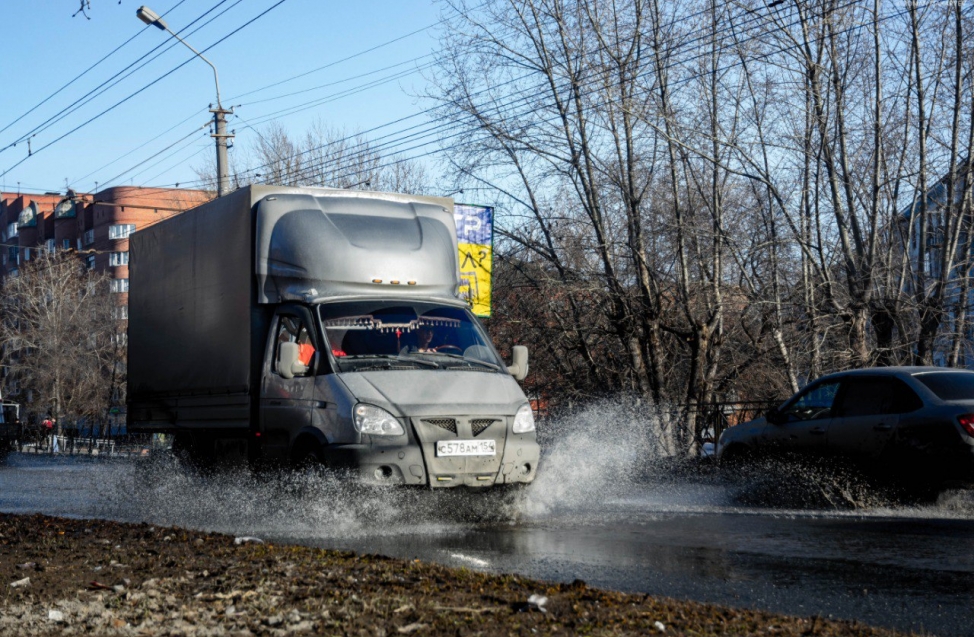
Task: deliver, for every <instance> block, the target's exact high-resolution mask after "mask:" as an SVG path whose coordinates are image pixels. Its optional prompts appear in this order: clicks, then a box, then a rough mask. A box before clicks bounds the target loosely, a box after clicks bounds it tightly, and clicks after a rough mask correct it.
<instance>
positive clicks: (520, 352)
mask: <svg viewBox="0 0 974 637" xmlns="http://www.w3.org/2000/svg"><path fill="white" fill-rule="evenodd" d="M507 371H508V373H510V375H511V376H513V377H514V379H515V380H524V379H525V377H526V376H527V375H528V348H527V347H525V346H523V345H515V346H514V353H513V355H512V360H511V364H510V365H508V366H507Z"/></svg>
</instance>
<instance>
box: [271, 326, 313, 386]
mask: <svg viewBox="0 0 974 637" xmlns="http://www.w3.org/2000/svg"><path fill="white" fill-rule="evenodd" d="M282 343H297V345H298V361H299V362H300V363H301V365H302V366H303V367H304V370H303V371H302V370H298V369H295V370H294V376H309V375H311V374H312V370H311V362H312V360H313V358H314V354H315V347H314V345H313V343H312V339H311V333H310V332H309V331H308V326H307V325H306V324H305V322H304V321H303V320H302V319H301V318H300V317H298V316H293V315H289V314H282V315H281V316H280V318H279V320H278V324H277V339H276V343H275V346H274V361H275V365H277V361H279V360H280V349H281V344H282ZM275 371H278V372H280V370H277V369H275Z"/></svg>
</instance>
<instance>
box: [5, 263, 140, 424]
mask: <svg viewBox="0 0 974 637" xmlns="http://www.w3.org/2000/svg"><path fill="white" fill-rule="evenodd" d="M0 343H2V346H3V365H4V367H5V368H6V369H7V379H8V380H14V381H16V384H17V388H18V390H19V391H18V394H19V398H20V399H21V400H24V399H27V402H28V403H30V405H29V406H28V410H29V411H32V412H34V413H38V414H42V415H43V414H46V413H50V414H51V415H52V416H53V417H55V418H56V419H57V421H58V429H59V430H60V428H61V423H62V422H63V420H64V419H67V420H70V421H77V420H79V419H88V420H89V421H90V422H92V423H94V422H95V421H97V420H99V419H100V418H102V417H103V416H104V415H105V413H106V411H107V409H108V407H109V405H110V401H111V400H112V399H113V397H114V398H116V399H117V398H118V391H117V390H118V387H119V385H120V383H121V381H122V380H123V378H122V376H121V371H120V370H123V368H122V361H124V332H123V330H122V322H121V319H120V317H119V311H118V307H117V306H116V303H115V300H114V298H113V297H112V295H111V293H110V291H109V282H108V278H107V277H106V275H104V274H101V273H95V272H93V271H89V270H87V269H86V268H85V267H84V265H83V262H82V260H81V259H80V258H79V257H78V255H76V254H75V253H74V252H73V251H66V252H58V253H55V254H48V253H47V252H44V251H39V253H38V254H37V255H36V256H35V258H33V259H31V260H30V261H28V262H26V263H23V264H22V265H21V267H20V268H19V271H18V273H17V274H16V275H15V276H8V277H7V278H6V279H5V280H4V283H3V296H2V298H0ZM123 400H124V398H123Z"/></svg>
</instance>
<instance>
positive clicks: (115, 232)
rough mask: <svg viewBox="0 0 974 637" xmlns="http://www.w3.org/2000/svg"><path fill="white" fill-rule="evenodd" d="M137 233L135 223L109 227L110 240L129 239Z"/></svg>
mask: <svg viewBox="0 0 974 637" xmlns="http://www.w3.org/2000/svg"><path fill="white" fill-rule="evenodd" d="M133 232H135V224H134V223H122V224H118V225H115V226H108V238H109V239H128V237H129V235H130V234H132V233H133Z"/></svg>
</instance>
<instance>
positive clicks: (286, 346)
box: [277, 343, 308, 380]
mask: <svg viewBox="0 0 974 637" xmlns="http://www.w3.org/2000/svg"><path fill="white" fill-rule="evenodd" d="M300 352H301V349H300V347H299V346H298V344H297V343H281V344H280V346H279V347H278V350H277V372H278V373H279V374H280V375H281V376H283V377H284V378H287V379H288V380H290V379H292V378H294V375H295V374H304V373H306V372H307V371H308V367H307V366H306V365H303V364H302V363H301V361H300V360H299V359H298V356H299V354H300Z"/></svg>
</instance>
